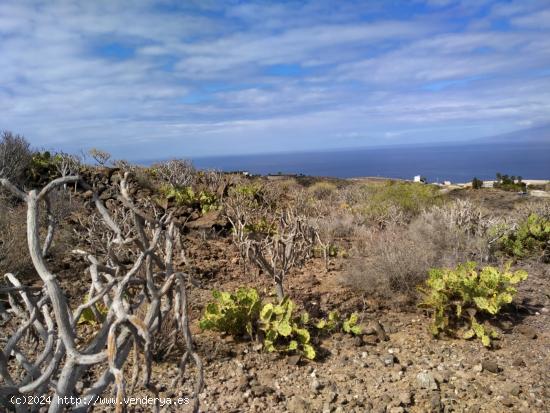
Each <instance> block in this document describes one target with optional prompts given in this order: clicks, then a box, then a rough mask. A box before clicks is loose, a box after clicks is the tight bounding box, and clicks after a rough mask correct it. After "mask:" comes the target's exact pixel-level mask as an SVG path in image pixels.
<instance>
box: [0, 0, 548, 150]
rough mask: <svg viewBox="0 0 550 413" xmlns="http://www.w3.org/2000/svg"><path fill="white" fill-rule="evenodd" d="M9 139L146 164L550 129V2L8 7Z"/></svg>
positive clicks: (97, 2) (3, 19)
mask: <svg viewBox="0 0 550 413" xmlns="http://www.w3.org/2000/svg"><path fill="white" fill-rule="evenodd" d="M0 56H1V64H0V129H6V130H11V131H14V132H17V133H21V134H23V135H25V136H26V137H27V139H29V140H30V141H31V143H32V144H33V145H35V146H38V147H44V148H58V149H64V150H67V151H77V150H79V149H80V148H90V147H92V146H95V147H99V148H102V149H105V150H108V151H110V152H112V153H113V155H114V156H115V157H116V158H126V159H130V160H131V159H148V158H158V157H172V156H205V155H220V154H241V153H255V152H280V151H291V150H312V149H330V148H348V147H362V146H369V145H393V144H411V143H416V142H443V141H455V140H461V139H464V140H465V139H473V138H477V137H482V136H490V135H495V134H500V133H505V132H510V131H514V130H520V129H523V128H529V127H532V126H537V125H540V124H544V123H548V121H549V120H550V1H548V0H546V1H529V0H521V1H486V0H456V1H455V0H426V1H422V0H410V1H397V0H394V1H391V0H385V1H382V0H381V1H343V0H342V1H328V0H326V1H284V2H283V1H278V2H275V1H274V2H267V1H265V2H244V1H221V0H219V1H209V0H196V1H186V0H181V1H165V0H157V1H152V0H151V1H149V0H136V1H116V0H109V1H101V0H94V1H55V0H47V1H31V0H3V1H1V2H0Z"/></svg>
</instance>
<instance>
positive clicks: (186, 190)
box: [160, 185, 219, 214]
mask: <svg viewBox="0 0 550 413" xmlns="http://www.w3.org/2000/svg"><path fill="white" fill-rule="evenodd" d="M160 193H161V194H162V195H163V196H164V197H165V198H166V199H173V200H174V202H175V203H176V205H178V206H189V207H195V208H197V209H198V210H200V211H201V213H203V214H206V213H207V212H210V211H213V210H216V209H218V208H219V203H218V199H217V198H216V195H215V194H211V193H208V192H204V191H200V192H198V193H196V192H195V191H193V189H192V188H190V187H183V188H177V187H173V186H170V185H164V186H162V187H161V188H160Z"/></svg>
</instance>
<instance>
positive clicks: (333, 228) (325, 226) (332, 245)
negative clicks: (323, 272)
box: [308, 208, 357, 270]
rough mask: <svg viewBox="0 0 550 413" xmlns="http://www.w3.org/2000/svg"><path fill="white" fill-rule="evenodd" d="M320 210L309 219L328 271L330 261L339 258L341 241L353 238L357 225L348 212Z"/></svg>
mask: <svg viewBox="0 0 550 413" xmlns="http://www.w3.org/2000/svg"><path fill="white" fill-rule="evenodd" d="M334 209H335V208H331V209H329V210H324V211H323V210H318V211H319V212H318V213H317V214H316V215H315V216H313V217H312V218H309V220H308V222H309V225H310V226H311V227H312V228H313V229H314V230H315V236H316V239H317V244H318V245H319V248H320V251H321V253H322V256H323V258H324V260H325V268H326V269H327V270H328V269H329V265H330V259H331V258H333V257H336V256H338V253H339V251H340V250H341V248H342V247H341V245H339V244H340V241H342V240H344V239H351V238H353V236H354V234H355V232H356V229H357V225H356V223H355V221H354V217H353V215H352V214H351V213H350V212H349V211H347V210H336V211H335V210H334Z"/></svg>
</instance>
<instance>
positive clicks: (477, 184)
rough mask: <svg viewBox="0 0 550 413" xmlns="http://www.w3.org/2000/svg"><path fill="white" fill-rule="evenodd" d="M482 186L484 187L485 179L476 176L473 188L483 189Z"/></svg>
mask: <svg viewBox="0 0 550 413" xmlns="http://www.w3.org/2000/svg"><path fill="white" fill-rule="evenodd" d="M482 187H483V181H482V180H481V179H477V178H476V177H474V179H472V188H473V189H481V188H482Z"/></svg>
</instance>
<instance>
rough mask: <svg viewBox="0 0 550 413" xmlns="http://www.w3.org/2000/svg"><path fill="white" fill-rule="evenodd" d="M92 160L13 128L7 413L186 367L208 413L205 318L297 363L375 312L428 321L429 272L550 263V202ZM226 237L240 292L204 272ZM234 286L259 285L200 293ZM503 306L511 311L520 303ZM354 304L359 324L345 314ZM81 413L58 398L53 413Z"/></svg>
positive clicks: (5, 197)
mask: <svg viewBox="0 0 550 413" xmlns="http://www.w3.org/2000/svg"><path fill="white" fill-rule="evenodd" d="M91 156H92V157H93V159H95V161H96V165H95V166H94V165H86V163H85V162H84V161H83V160H82V159H81V158H78V157H74V156H71V155H68V154H64V153H57V154H56V153H54V154H51V153H47V152H38V151H33V150H31V148H30V147H29V145H28V144H27V143H26V141H25V140H24V139H23V138H21V137H17V136H13V135H12V134H8V133H5V134H4V135H3V138H2V141H1V142H0V171H1V173H0V178H1V183H2V185H1V186H2V189H1V190H0V191H1V197H0V202H1V205H0V207H1V209H2V214H1V215H0V237H1V238H0V271H1V272H2V274H6V276H5V277H4V278H3V280H2V282H1V284H0V313H1V314H0V320H1V323H2V334H1V336H0V345H1V346H2V347H1V349H0V350H1V351H0V376H1V379H0V405H1V406H3V408H5V409H7V410H12V409H16V410H17V411H34V410H36V409H35V408H34V407H33V406H31V405H27V406H21V405H20V406H15V405H14V404H13V403H12V402H11V401H10V397H11V396H14V395H34V396H75V397H76V396H78V397H80V398H81V399H80V400H81V402H80V404H79V405H73V406H71V409H73V410H74V411H87V410H88V407H87V406H86V403H87V401H89V400H92V399H93V398H94V397H97V396H99V395H105V394H114V395H115V396H116V397H117V400H122V398H123V397H124V396H125V395H126V394H128V393H130V392H132V391H134V390H135V389H141V390H139V391H142V392H145V394H149V395H156V396H158V395H159V394H164V393H163V392H165V391H166V387H167V385H166V383H164V384H163V377H162V375H160V376H159V375H158V371H157V374H155V371H156V370H155V367H154V366H155V364H156V363H157V364H158V363H168V362H171V363H172V364H174V365H175V366H176V367H177V368H178V373H177V375H176V377H175V379H174V380H173V383H171V385H170V386H171V388H174V386H177V388H178V389H181V391H182V392H184V391H185V392H186V394H188V395H190V397H191V399H192V403H191V408H192V409H193V410H194V411H198V409H199V402H200V397H199V394H200V393H201V391H202V389H203V369H204V365H203V361H202V359H203V358H205V359H207V360H208V359H210V357H211V355H207V354H200V353H201V351H202V350H204V348H199V349H197V344H196V341H197V338H196V337H197V334H198V335H199V336H200V335H201V334H204V332H199V331H198V329H197V328H196V326H197V325H198V321H199V320H198V319H199V318H200V316H201V313H202V312H203V311H205V310H206V311H207V312H209V313H208V314H209V315H210V316H211V317H214V318H215V320H216V324H215V325H216V331H222V332H223V331H224V323H228V325H229V324H231V325H235V319H231V317H237V318H238V320H241V321H242V320H244V321H243V322H244V324H243V326H248V327H247V328H244V327H243V329H242V331H243V332H246V331H248V332H249V333H250V332H251V331H260V332H261V334H258V336H257V337H256V339H257V340H259V341H260V344H262V345H263V348H264V350H265V351H281V352H282V350H278V349H280V348H282V347H281V346H282V345H283V343H284V353H285V354H296V355H298V356H300V355H301V356H304V357H306V358H310V359H311V358H315V357H316V356H317V351H318V349H315V348H314V346H316V345H317V344H318V343H319V342H320V341H322V340H323V337H327V336H329V335H330V334H334V333H336V332H340V333H342V334H354V335H357V336H361V334H363V333H365V334H370V333H369V332H368V330H369V329H366V330H363V327H362V326H361V323H360V321H361V320H362V318H360V317H359V315H358V314H359V313H360V312H361V311H363V309H364V308H365V305H366V306H369V305H373V306H382V307H385V308H388V307H396V306H398V307H400V308H402V309H405V310H406V309H409V310H410V311H415V310H414V308H415V304H417V303H418V302H419V300H420V299H421V297H420V293H419V288H418V287H419V286H426V284H425V282H426V280H427V278H428V273H429V270H430V269H433V268H455V267H457V265H459V264H462V263H465V262H467V261H474V262H476V263H477V264H478V265H480V266H486V265H494V266H499V265H501V264H502V263H503V262H505V261H513V262H517V263H519V264H521V262H522V260H535V262H537V260H538V262H542V261H543V260H546V259H548V256H549V254H548V251H549V249H550V247H549V242H550V241H549V239H550V238H549V233H550V224H549V219H550V216H549V211H550V207H549V203H548V202H547V201H544V200H541V201H536V202H535V201H529V202H527V201H525V202H522V203H521V206H520V207H519V208H518V209H517V210H510V208H506V209H505V210H504V209H503V210H496V209H490V210H489V209H486V208H484V206H483V205H482V204H481V203H478V202H475V201H471V200H469V199H463V198H464V197H463V196H459V197H456V196H448V195H445V194H443V193H442V192H441V191H440V190H439V188H438V187H436V186H431V185H424V184H420V183H411V182H403V181H392V180H375V181H343V180H322V179H315V178H306V177H304V178H299V177H298V178H296V179H286V180H277V181H269V180H266V179H265V178H262V177H245V176H241V175H238V174H224V173H221V172H218V171H198V170H196V169H195V168H194V167H193V165H192V164H191V163H190V162H188V161H185V160H177V159H176V160H171V161H168V162H165V163H160V164H157V165H154V166H152V167H149V168H144V167H137V166H134V165H131V164H129V163H128V162H125V161H111V157H110V155H109V154H108V153H105V152H103V151H100V150H93V151H92V152H91ZM109 163H111V164H112V165H115V166H113V167H107V165H108V164H109ZM518 205H520V204H518ZM25 228H27V230H26V232H25ZM207 234H208V236H207ZM220 242H221V244H222V245H223V248H224V249H225V251H223V252H222V253H220V254H219V255H216V259H220V257H221V255H223V254H226V255H228V256H232V257H234V259H231V260H227V261H224V262H226V263H227V264H226V266H227V268H229V270H230V271H231V273H230V274H229V280H230V281H227V280H226V279H224V278H223V276H222V275H221V274H222V271H221V270H220V269H219V267H217V268H218V270H217V272H214V274H213V275H211V276H210V278H205V277H202V276H201V274H204V273H206V270H205V269H201V268H200V266H201V265H205V264H204V263H203V264H201V262H200V255H201V253H204V251H202V250H201V248H204V249H205V250H210V248H214V247H215V246H219V245H220ZM197 245H199V246H201V247H197ZM316 261H319V263H320V265H317V266H313V267H312V263H315V262H316ZM233 262H234V263H237V265H235V266H231V264H230V263H233ZM209 265H210V264H209ZM227 268H226V269H225V270H227ZM312 268H314V269H313V270H312ZM457 268H458V267H457ZM307 271H309V272H307ZM449 271H451V270H449ZM457 271H458V270H457ZM484 271H485V270H484ZM487 271H489V270H487ZM491 271H492V270H491ZM495 271H496V270H495ZM304 272H305V273H304ZM489 272H490V271H489ZM320 273H322V274H323V277H324V278H325V279H329V280H333V281H334V282H335V284H337V285H339V286H340V287H341V288H344V289H345V290H346V291H347V293H346V294H348V293H349V294H351V295H352V296H354V297H357V298H358V300H357V301H352V303H353V302H361V301H362V302H363V306H362V307H360V306H359V305H355V304H346V303H344V302H334V301H332V302H331V303H330V306H331V307H330V308H320V304H319V300H318V297H317V296H314V295H313V292H312V291H308V290H307V289H308V288H310V286H313V287H314V286H315V285H316V284H315V282H313V281H311V283H310V281H307V282H308V284H307V286H306V291H305V292H304V291H302V292H301V293H300V294H301V295H298V294H297V291H301V289H300V287H299V286H297V285H296V283H295V282H294V277H298V274H301V277H302V278H300V279H302V280H303V279H304V277H306V278H305V279H306V280H317V279H318V278H319V275H320ZM226 274H227V272H226ZM437 274H439V273H437ZM445 274H447V273H445ZM457 274H458V272H452V271H451V275H452V276H457ZM483 274H485V272H483ZM491 274H493V273H491ZM495 274H497V275H496V276H498V277H501V276H502V277H508V278H510V277H512V276H509V275H506V274H507V273H506V274H505V273H504V272H503V273H502V274H501V273H498V271H497V272H496V273H495ZM447 275H448V274H447ZM195 276H198V278H200V280H196V279H195ZM216 277H219V279H216ZM503 279H504V278H503ZM220 285H222V286H223V285H228V286H229V288H230V289H231V290H232V291H231V292H233V291H235V290H236V289H237V287H243V288H244V287H247V288H249V289H242V290H241V293H238V294H236V295H231V294H229V293H227V295H224V294H226V293H223V292H222V293H215V297H217V299H218V301H219V302H218V304H216V306H213V304H212V303H210V304H208V303H207V302H205V298H204V295H201V294H200V293H198V292H197V290H198V289H207V290H215V289H216V286H218V288H219V286H220ZM507 288H508V287H507ZM256 289H257V290H259V291H263V293H257V292H256ZM272 291H274V292H275V294H272ZM506 291H508V290H506ZM510 291H512V290H510ZM497 292H498V294H505V293H504V292H502V291H497ZM239 294H240V295H239ZM256 294H263V296H262V297H260V296H256ZM495 294H496V293H495ZM506 294H508V292H506ZM512 295H513V294H512V293H510V296H512ZM335 297H336V295H335ZM502 297H503V298H502V302H499V307H498V309H499V310H500V305H502V304H503V303H509V301H508V296H507V295H502ZM264 300H267V301H264ZM329 301H331V300H330V297H329V299H328V300H324V301H323V302H324V303H327V302H329ZM510 301H511V299H510ZM220 303H221V304H220ZM260 303H262V306H263V307H262V311H261V312H259V311H260V307H259V306H260ZM349 305H352V306H353V305H355V307H353V308H351V311H349V310H350V307H349ZM339 308H342V309H344V311H345V312H346V313H343V314H338V313H337V312H336V311H330V310H332V309H339ZM488 308H490V307H488ZM189 309H191V311H189ZM252 309H254V310H252ZM298 309H300V310H305V309H308V312H303V313H302V314H298V313H297V311H298ZM481 309H483V308H481ZM435 311H436V313H437V311H438V310H437V309H436V310H435ZM480 311H481V310H480ZM252 313H254V314H255V316H254V319H253V320H252V319H250V314H252ZM243 317H244V318H243ZM247 317H249V318H247ZM258 323H259V324H258ZM262 323H263V324H262ZM202 325H203V326H208V325H213V324H212V323H210V324H209V323H203V324H202ZM193 326H195V327H193ZM241 327H242V326H241ZM205 329H207V327H205ZM371 330H372V331H375V332H376V334H380V335H381V336H382V337H384V336H385V334H383V333H380V328H379V327H376V328H371ZM192 333H193V334H194V335H195V338H194V337H193V335H192ZM243 335H244V333H243ZM249 335H250V336H251V335H252V334H249ZM238 338H239V339H243V337H238ZM140 376H141V380H140ZM135 391H138V390H135ZM66 407H67V406H63V405H61V404H60V403H58V402H52V404H51V406H50V407H49V410H48V411H50V412H57V411H63V409H64V408H66ZM126 407H127V406H125V405H124V404H123V403H122V404H118V405H117V409H118V410H125V409H126ZM156 408H157V409H158V408H159V406H158V403H157V406H156Z"/></svg>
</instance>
